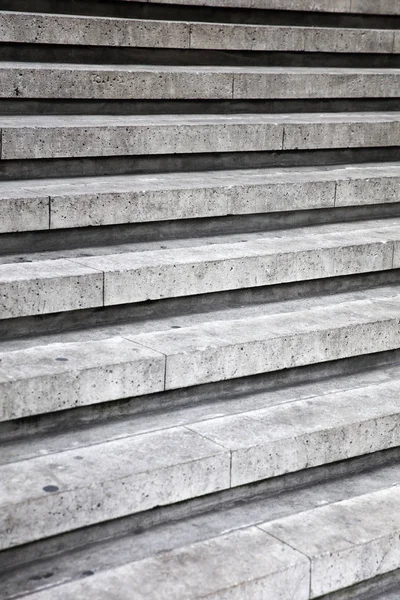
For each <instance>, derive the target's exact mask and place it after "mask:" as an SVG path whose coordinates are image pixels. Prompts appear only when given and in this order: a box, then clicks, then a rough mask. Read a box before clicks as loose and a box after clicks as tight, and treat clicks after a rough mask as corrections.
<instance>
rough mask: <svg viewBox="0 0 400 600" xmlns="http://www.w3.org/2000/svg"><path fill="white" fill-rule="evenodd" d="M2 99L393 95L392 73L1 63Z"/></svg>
mask: <svg viewBox="0 0 400 600" xmlns="http://www.w3.org/2000/svg"><path fill="white" fill-rule="evenodd" d="M0 81H1V88H0V97H2V98H64V99H70V98H74V99H75V98H79V99H164V100H165V99H185V98H187V99H213V98H214V99H231V98H234V99H251V98H262V99H269V98H272V99H274V98H275V99H279V98H360V97H361V98H364V97H371V96H373V97H375V98H376V97H397V96H398V94H399V85H400V73H399V70H397V69H345V68H305V67H221V66H218V67H209V66H188V67H180V66H164V65H159V66H152V65H149V66H141V65H112V66H110V65H83V64H77V65H74V64H67V65H65V64H57V63H18V62H17V63H16V62H3V63H2V64H1V65H0Z"/></svg>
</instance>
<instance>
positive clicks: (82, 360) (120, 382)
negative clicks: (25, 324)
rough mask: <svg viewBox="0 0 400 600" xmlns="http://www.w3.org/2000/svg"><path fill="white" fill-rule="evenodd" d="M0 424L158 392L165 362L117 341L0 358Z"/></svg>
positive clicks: (59, 345) (49, 348) (52, 347)
mask: <svg viewBox="0 0 400 600" xmlns="http://www.w3.org/2000/svg"><path fill="white" fill-rule="evenodd" d="M0 360H1V362H0V389H1V398H0V421H4V420H9V419H17V418H21V417H26V416H30V415H36V414H42V413H46V412H52V411H57V410H63V409H66V408H74V407H76V406H84V405H88V404H96V403H99V402H107V401H108V400H117V399H119V398H129V397H130V396H139V395H141V394H146V393H147V394H148V393H152V392H158V391H161V390H162V389H164V365H165V358H164V357H163V356H162V355H160V354H159V353H157V352H154V351H153V350H150V349H148V348H144V347H142V346H139V345H137V344H134V343H132V342H129V341H127V340H125V339H124V338H122V337H115V338H111V339H105V340H99V341H82V342H76V343H53V344H49V345H47V346H36V347H33V348H30V349H26V350H21V351H15V352H2V353H1V354H0Z"/></svg>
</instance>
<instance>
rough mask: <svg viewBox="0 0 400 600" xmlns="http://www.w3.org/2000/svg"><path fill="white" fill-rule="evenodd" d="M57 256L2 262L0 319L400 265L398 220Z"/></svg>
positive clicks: (188, 240)
mask: <svg viewBox="0 0 400 600" xmlns="http://www.w3.org/2000/svg"><path fill="white" fill-rule="evenodd" d="M160 246H161V248H160ZM58 254H60V253H57V252H49V253H43V254H35V253H31V254H28V255H25V256H24V255H22V256H21V255H19V256H18V257H17V261H15V260H14V261H13V258H12V256H6V257H4V258H3V259H2V262H3V264H1V263H0V318H3V319H7V318H12V317H22V316H28V315H35V314H49V313H54V312H60V311H68V310H77V309H82V308H89V307H95V306H97V307H99V306H115V305H120V304H126V303H133V302H144V301H148V300H160V299H163V298H174V297H183V296H191V295H196V294H206V293H212V292H221V291H226V290H233V289H243V288H253V287H260V286H265V285H275V284H278V283H289V282H293V281H306V280H311V279H320V278H324V277H335V276H341V275H350V274H357V273H367V272H373V271H383V270H389V269H392V268H397V267H400V219H388V220H381V221H364V222H359V223H357V222H352V223H347V224H334V225H322V226H314V227H305V228H300V229H289V230H283V231H273V232H266V233H262V232H260V233H252V234H245V235H243V234H242V235H240V234H236V235H226V236H214V237H210V238H197V239H184V240H172V241H166V242H163V243H162V244H160V243H159V242H156V243H148V244H126V245H123V246H117V247H113V246H111V247H107V246H106V247H102V248H93V249H90V248H89V249H83V250H82V249H75V250H71V251H65V252H63V253H61V258H58V257H57V255H58ZM26 261H27V262H26ZM21 298H23V302H22V303H21V302H19V300H18V299H21Z"/></svg>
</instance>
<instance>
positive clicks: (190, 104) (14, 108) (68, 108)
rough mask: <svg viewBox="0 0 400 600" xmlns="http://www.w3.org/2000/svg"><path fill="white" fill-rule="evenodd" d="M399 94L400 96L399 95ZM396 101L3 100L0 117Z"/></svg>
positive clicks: (264, 109) (381, 106)
mask: <svg viewBox="0 0 400 600" xmlns="http://www.w3.org/2000/svg"><path fill="white" fill-rule="evenodd" d="M398 95H400V94H398ZM398 108H399V100H398V98H397V97H395V98H377V99H375V98H372V99H371V98H350V99H347V98H346V99H345V98H343V99H337V98H332V99H324V100H319V99H313V100H310V99H305V100H285V99H283V100H155V101H153V100H56V99H55V100H49V99H45V100H43V99H39V100H37V99H34V98H28V99H18V98H15V99H12V100H11V99H4V98H3V99H0V116H7V115H9V116H14V115H16V116H22V115H26V116H28V115H82V114H85V115H110V114H115V115H168V114H174V115H176V114H187V115H191V114H204V115H210V114H226V115H229V114H245V113H253V114H263V113H264V114H278V113H280V114H282V113H286V114H290V113H293V112H295V113H336V112H374V111H377V112H385V111H397V110H398Z"/></svg>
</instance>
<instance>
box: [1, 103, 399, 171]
mask: <svg viewBox="0 0 400 600" xmlns="http://www.w3.org/2000/svg"><path fill="white" fill-rule="evenodd" d="M0 130H1V133H2V147H1V160H12V159H20V160H24V159H41V158H53V159H54V158H80V157H81V158H83V157H105V156H128V155H160V154H184V153H215V152H256V151H276V150H313V149H341V148H368V147H391V146H392V147H393V146H400V112H373V113H369V112H365V113H348V112H347V113H328V114H314V113H312V114H289V115H288V114H274V115H268V114H235V115H183V116H181V115H151V116H108V115H105V116H94V115H82V116H71V115H69V116H51V117H50V116H24V117H0Z"/></svg>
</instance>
